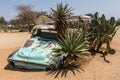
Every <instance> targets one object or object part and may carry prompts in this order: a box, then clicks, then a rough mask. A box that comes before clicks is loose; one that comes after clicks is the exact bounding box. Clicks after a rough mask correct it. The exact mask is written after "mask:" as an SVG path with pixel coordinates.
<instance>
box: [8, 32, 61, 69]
mask: <svg viewBox="0 0 120 80" xmlns="http://www.w3.org/2000/svg"><path fill="white" fill-rule="evenodd" d="M47 34H48V35H49V33H48V32H47V33H42V36H43V37H44V35H47ZM48 35H47V36H48ZM51 36H52V35H51ZM43 37H41V36H34V37H33V36H32V37H31V38H30V39H29V40H27V41H26V42H25V43H24V44H23V45H22V46H21V47H20V48H19V49H18V50H17V51H15V52H14V53H13V54H11V55H10V56H9V57H8V62H9V64H10V65H11V66H12V67H20V68H26V69H41V70H47V69H57V68H58V67H59V65H60V62H61V60H62V57H54V56H53V54H57V53H54V52H53V49H55V48H60V46H59V45H58V43H57V41H56V40H55V39H50V38H43ZM49 37H50V35H49ZM54 37H55V36H54Z"/></svg>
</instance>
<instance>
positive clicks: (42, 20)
mask: <svg viewBox="0 0 120 80" xmlns="http://www.w3.org/2000/svg"><path fill="white" fill-rule="evenodd" d="M35 23H36V24H37V25H39V24H45V23H54V20H52V19H51V18H48V17H47V16H40V17H39V18H37V19H36V20H35Z"/></svg>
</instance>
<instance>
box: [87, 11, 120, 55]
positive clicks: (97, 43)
mask: <svg viewBox="0 0 120 80" xmlns="http://www.w3.org/2000/svg"><path fill="white" fill-rule="evenodd" d="M118 29H119V28H118V27H117V25H116V21H115V18H114V17H111V19H110V20H107V19H106V17H105V15H102V16H101V17H99V14H98V13H95V16H94V19H93V20H92V21H91V24H90V27H89V32H90V33H91V34H90V35H89V43H90V46H91V51H92V52H94V53H95V54H96V53H98V52H102V51H101V48H102V45H103V44H104V43H105V44H106V51H105V52H104V53H103V52H102V54H103V55H104V56H105V55H107V54H108V53H110V54H114V53H115V50H114V49H112V48H111V46H110V42H111V40H112V39H113V37H114V35H115V34H116V32H117V30H118Z"/></svg>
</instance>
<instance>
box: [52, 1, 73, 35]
mask: <svg viewBox="0 0 120 80" xmlns="http://www.w3.org/2000/svg"><path fill="white" fill-rule="evenodd" d="M51 10H52V18H53V19H54V21H55V27H56V30H57V32H58V34H61V35H62V33H63V32H65V31H66V29H67V27H68V24H67V21H66V19H67V18H69V17H70V15H71V14H72V13H71V11H72V10H73V9H72V8H71V7H70V8H69V7H68V4H66V5H63V4H62V3H61V4H57V8H56V9H52V8H51Z"/></svg>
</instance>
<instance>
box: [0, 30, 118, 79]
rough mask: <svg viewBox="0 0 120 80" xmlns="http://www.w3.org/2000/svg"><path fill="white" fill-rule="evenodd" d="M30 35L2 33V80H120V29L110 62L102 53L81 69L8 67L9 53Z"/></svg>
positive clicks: (0, 35) (0, 36)
mask: <svg viewBox="0 0 120 80" xmlns="http://www.w3.org/2000/svg"><path fill="white" fill-rule="evenodd" d="M29 37H30V34H29V33H26V32H23V33H0V80H54V79H55V80H120V54H119V53H120V42H119V41H120V30H119V31H118V32H117V34H116V36H115V37H114V39H113V41H112V43H111V44H112V47H113V48H115V49H116V51H117V53H116V54H115V55H107V59H108V60H109V61H110V63H106V62H105V61H104V60H103V58H101V57H100V55H97V56H94V57H92V58H91V59H89V61H88V62H87V64H86V65H85V66H84V67H83V68H79V69H76V68H68V69H62V70H58V71H53V72H51V71H49V72H48V71H31V70H24V69H13V70H12V69H6V66H7V57H8V55H9V54H10V53H11V52H13V51H14V50H16V49H17V48H19V47H20V46H21V45H22V43H23V42H24V41H26V40H27V39H28V38H29ZM57 75H58V76H57ZM65 75H66V77H64V76H65ZM56 76H57V77H56ZM55 77H56V78H55Z"/></svg>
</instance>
